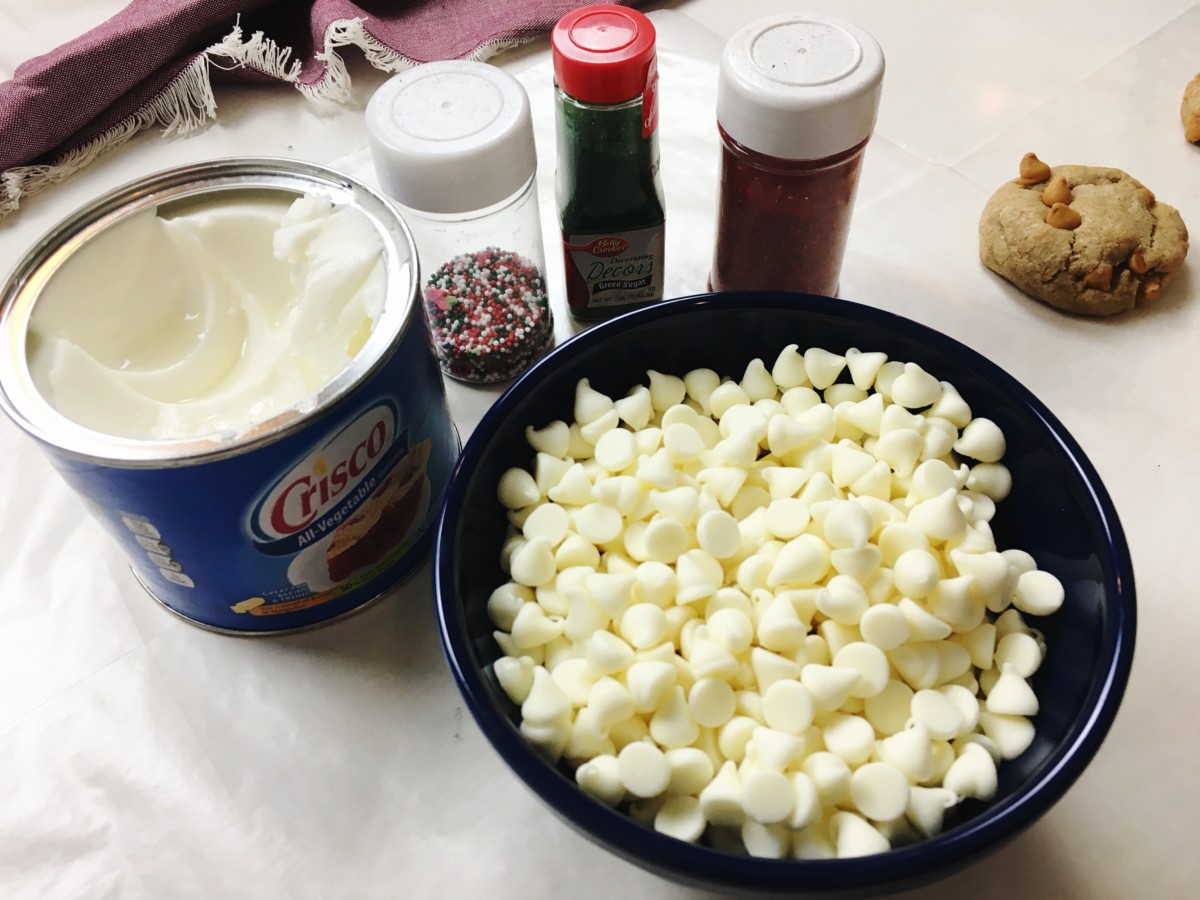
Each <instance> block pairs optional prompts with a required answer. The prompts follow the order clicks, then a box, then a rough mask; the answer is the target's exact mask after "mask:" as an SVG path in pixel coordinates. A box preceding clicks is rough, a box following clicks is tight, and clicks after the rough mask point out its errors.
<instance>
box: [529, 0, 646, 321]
mask: <svg viewBox="0 0 1200 900" xmlns="http://www.w3.org/2000/svg"><path fill="white" fill-rule="evenodd" d="M550 46H551V48H552V51H553V57H554V82H555V92H554V93H555V126H556V133H557V148H558V166H557V169H556V172H555V189H556V193H557V200H558V217H559V223H560V225H561V226H562V240H563V262H564V263H565V266H566V279H567V305H568V308H569V309H570V311H571V315H572V316H573V317H575V318H576V319H580V320H583V321H595V320H597V319H605V318H609V317H611V316H614V315H617V314H619V313H624V312H628V311H629V310H631V309H636V308H637V307H639V306H646V305H648V304H650V303H655V302H657V301H659V300H661V299H662V298H663V246H664V240H665V235H666V214H665V212H664V209H663V191H662V182H661V180H660V178H659V174H658V161H659V160H658V63H657V59H658V58H657V55H656V50H655V33H654V26H653V25H652V24H651V23H650V20H649V19H647V18H646V17H645V16H644V15H642V14H641V13H639V12H637V11H636V10H632V9H626V8H625V7H622V6H615V5H612V4H599V5H593V6H584V7H582V8H580V9H577V10H574V11H573V12H569V13H567V14H566V15H565V16H563V17H562V18H561V19H559V21H558V24H556V25H555V26H554V30H553V31H552V32H551V35H550Z"/></svg>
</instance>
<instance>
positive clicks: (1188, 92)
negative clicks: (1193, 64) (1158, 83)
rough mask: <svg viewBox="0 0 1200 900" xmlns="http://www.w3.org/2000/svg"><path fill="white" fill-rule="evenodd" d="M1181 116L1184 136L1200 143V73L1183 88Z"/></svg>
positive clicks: (1195, 142)
mask: <svg viewBox="0 0 1200 900" xmlns="http://www.w3.org/2000/svg"><path fill="white" fill-rule="evenodd" d="M1179 118H1181V119H1182V120H1183V136H1184V137H1185V138H1187V139H1188V140H1189V141H1190V142H1191V143H1193V144H1200V75H1197V76H1196V77H1195V78H1193V79H1192V80H1191V81H1189V82H1188V85H1187V87H1185V88H1184V89H1183V103H1182V104H1180V107H1179Z"/></svg>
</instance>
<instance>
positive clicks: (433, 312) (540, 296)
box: [425, 247, 554, 382]
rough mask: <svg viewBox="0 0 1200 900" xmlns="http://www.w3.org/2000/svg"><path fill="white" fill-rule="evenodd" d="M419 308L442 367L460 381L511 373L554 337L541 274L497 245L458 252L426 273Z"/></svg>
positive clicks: (511, 375)
mask: <svg viewBox="0 0 1200 900" xmlns="http://www.w3.org/2000/svg"><path fill="white" fill-rule="evenodd" d="M425 312H426V314H427V316H428V318H429V328H430V330H431V332H432V333H433V343H434V347H435V348H436V349H437V354H438V359H439V360H440V361H441V365H442V370H443V371H444V372H445V373H446V374H447V375H450V376H451V377H453V378H459V379H462V380H463V381H473V382H494V381H507V380H508V379H510V378H514V377H515V376H517V375H519V374H520V373H521V372H522V371H524V369H525V368H527V367H528V366H529V364H530V363H531V362H533V360H534V359H535V358H536V357H537V356H538V355H539V354H540V353H542V351H544V350H545V349H546V348H547V347H548V346H549V345H550V343H551V341H552V340H553V337H554V321H553V318H552V316H551V313H550V306H549V303H548V302H547V298H546V281H545V279H544V278H543V277H542V273H541V272H540V271H539V270H538V268H537V266H534V265H532V264H531V263H530V262H529V261H528V260H526V259H525V258H524V257H522V256H520V255H519V254H516V253H513V252H510V251H508V250H502V249H500V248H499V247H486V248H484V249H483V250H477V251H475V252H473V253H463V254H461V255H459V256H456V257H454V258H453V259H452V260H450V261H449V262H447V263H445V264H444V265H442V267H441V268H439V269H438V270H437V271H436V272H434V273H433V274H432V275H430V276H429V279H428V280H427V281H426V283H425Z"/></svg>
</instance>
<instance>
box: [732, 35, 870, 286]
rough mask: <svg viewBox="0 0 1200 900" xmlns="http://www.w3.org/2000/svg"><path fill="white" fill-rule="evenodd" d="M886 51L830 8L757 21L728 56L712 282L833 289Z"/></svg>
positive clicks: (738, 38) (734, 40) (736, 39)
mask: <svg viewBox="0 0 1200 900" xmlns="http://www.w3.org/2000/svg"><path fill="white" fill-rule="evenodd" d="M883 68H884V63H883V51H882V50H881V49H880V47H879V44H878V43H877V42H876V41H875V39H874V38H873V37H871V35H869V34H867V32H865V31H863V30H862V29H861V28H858V27H857V26H855V25H851V24H850V23H849V22H843V21H841V20H840V19H835V18H833V17H831V16H818V15H807V14H792V13H788V14H784V15H778V16H771V17H768V18H765V19H760V20H758V21H756V22H752V23H750V24H749V25H747V26H746V27H745V28H743V29H741V30H740V31H738V32H737V33H736V34H734V35H733V37H731V38H730V39H729V41H728V43H727V44H726V45H725V50H724V53H723V54H722V57H721V75H720V81H719V83H718V88H717V125H718V130H719V132H720V137H721V177H720V187H719V199H718V207H717V237H716V248H715V250H714V253H713V265H712V272H711V274H710V276H709V287H710V289H712V290H718V291H728V290H792V291H803V292H807V293H814V294H827V295H833V294H836V293H837V290H838V284H839V281H840V277H841V270H842V258H843V256H844V254H845V250H846V238H847V236H848V234H849V230H850V215H851V212H852V210H853V208H854V194H855V191H856V190H857V187H858V176H859V171H860V169H861V167H862V160H863V153H864V152H865V150H866V147H867V142H868V140H869V139H870V135H871V132H872V130H873V129H874V127H875V116H876V112H877V110H878V107H879V94H880V89H881V86H882V83H883Z"/></svg>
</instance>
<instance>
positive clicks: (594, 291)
mask: <svg viewBox="0 0 1200 900" xmlns="http://www.w3.org/2000/svg"><path fill="white" fill-rule="evenodd" d="M665 237H666V226H665V225H664V224H662V223H659V224H658V225H652V226H650V227H649V228H637V229H634V230H631V231H622V232H620V233H619V234H564V235H563V261H564V263H565V265H566V269H567V302H568V303H569V304H570V305H571V306H573V307H575V308H576V309H596V308H598V307H611V306H626V305H630V304H635V303H648V302H652V301H655V300H661V299H662V297H663V266H662V263H663V247H664V244H665Z"/></svg>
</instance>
